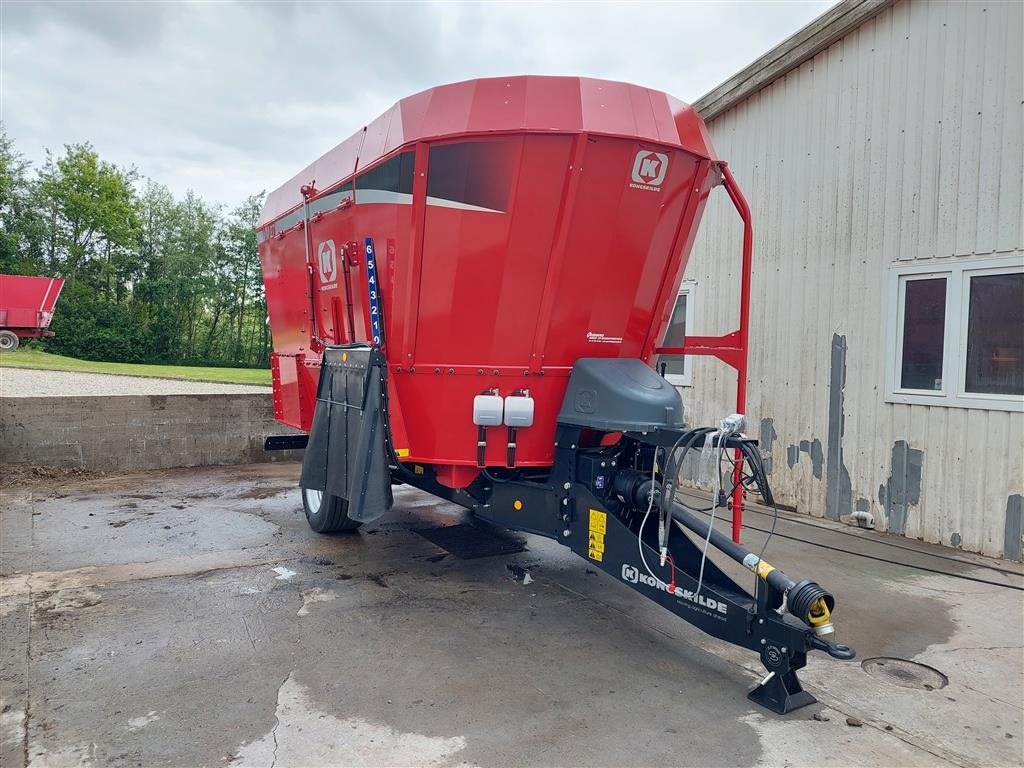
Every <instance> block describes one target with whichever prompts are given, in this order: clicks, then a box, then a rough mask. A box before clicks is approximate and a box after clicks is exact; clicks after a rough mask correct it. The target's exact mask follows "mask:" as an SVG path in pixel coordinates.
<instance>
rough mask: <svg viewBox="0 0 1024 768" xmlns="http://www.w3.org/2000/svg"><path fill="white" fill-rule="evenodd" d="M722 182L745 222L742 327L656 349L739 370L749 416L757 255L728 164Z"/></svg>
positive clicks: (739, 493)
mask: <svg viewBox="0 0 1024 768" xmlns="http://www.w3.org/2000/svg"><path fill="white" fill-rule="evenodd" d="M719 168H720V169H721V171H722V181H723V184H724V186H725V190H726V192H728V193H729V199H730V200H732V204H733V205H734V206H736V210H737V212H738V213H739V215H740V218H741V219H742V220H743V267H742V275H741V279H740V327H739V328H738V329H736V330H735V331H733V332H732V333H727V334H725V335H724V336H687V337H686V339H685V341H684V342H683V346H681V347H657V348H656V349H655V352H657V353H658V354H659V355H711V356H712V357H717V358H718V359H719V360H721V361H722V362H723V363H725V364H726V365H728V366H730V367H732V368H734V369H735V370H736V413H742V414H746V408H747V349H748V341H749V337H750V280H751V275H750V273H751V266H752V263H753V252H754V227H753V224H752V223H751V220H750V206H749V205H747V200H746V198H745V197H743V193H742V192H741V191H740V188H739V186H738V185H737V184H736V179H735V178H734V177H733V175H732V172H731V171H730V170H729V167H728V165H727V164H726V163H724V162H722V163H719ZM742 460H743V457H742V455H741V454H740V452H739V451H736V469H735V470H734V473H733V482H734V483H735V484H736V487H735V489H734V490H733V494H732V539H733V541H735V542H736V543H737V544H739V542H740V530H741V529H742V527H743V486H742V484H741V483H740V480H741V479H742V469H741V467H742V466H743V464H742Z"/></svg>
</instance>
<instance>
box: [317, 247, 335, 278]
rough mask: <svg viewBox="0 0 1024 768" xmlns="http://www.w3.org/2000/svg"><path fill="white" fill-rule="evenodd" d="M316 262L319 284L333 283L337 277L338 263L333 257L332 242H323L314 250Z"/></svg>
mask: <svg viewBox="0 0 1024 768" xmlns="http://www.w3.org/2000/svg"><path fill="white" fill-rule="evenodd" d="M316 255H317V261H318V262H319V265H320V282H321V283H333V282H334V279H335V278H336V277H337V276H338V263H337V259H336V258H335V257H334V241H333V240H324V241H323V242H322V243H320V245H319V246H317V249H316Z"/></svg>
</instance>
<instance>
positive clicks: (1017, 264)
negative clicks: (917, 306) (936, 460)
mask: <svg viewBox="0 0 1024 768" xmlns="http://www.w3.org/2000/svg"><path fill="white" fill-rule="evenodd" d="M1021 272H1024V263H1022V262H1021V259H1020V257H1019V256H1007V257H994V258H986V259H964V260H960V261H954V262H946V263H936V262H929V263H926V264H914V265H908V264H894V265H893V266H892V267H891V268H890V269H889V274H888V276H887V279H888V287H887V295H888V297H889V301H888V303H887V304H888V328H889V332H888V333H887V334H886V344H887V351H886V366H885V401H886V402H888V403H905V404H910V405H937V406H946V407H952V408H977V409H984V410H997V411H1018V412H1024V395H996V394H986V393H977V392H968V391H967V331H968V323H969V320H970V287H971V278H972V277H976V276H979V275H1002V274H1016V273H1021ZM930 278H945V280H946V317H945V325H944V331H943V343H942V389H939V390H923V389H906V388H903V387H901V386H900V382H901V379H902V371H903V332H904V322H905V319H906V312H905V311H904V310H905V305H906V289H905V286H906V284H907V283H908V282H912V281H914V280H926V279H930Z"/></svg>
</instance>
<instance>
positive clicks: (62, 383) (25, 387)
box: [0, 368, 270, 397]
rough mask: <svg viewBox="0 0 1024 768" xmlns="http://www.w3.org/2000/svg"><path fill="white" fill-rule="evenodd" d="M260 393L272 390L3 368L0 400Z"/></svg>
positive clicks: (99, 374)
mask: <svg viewBox="0 0 1024 768" xmlns="http://www.w3.org/2000/svg"><path fill="white" fill-rule="evenodd" d="M257 392H266V393H267V394H270V387H258V386H252V385H248V384H219V383H216V382H208V381H184V380H181V379H156V378H148V377H143V376H112V375H110V374H106V373H79V372H72V371H39V370H35V369H32V368H0V397H61V396H65V395H75V396H83V395H84V396H88V395H219V394H231V393H237V394H246V393H248V394H252V393H257Z"/></svg>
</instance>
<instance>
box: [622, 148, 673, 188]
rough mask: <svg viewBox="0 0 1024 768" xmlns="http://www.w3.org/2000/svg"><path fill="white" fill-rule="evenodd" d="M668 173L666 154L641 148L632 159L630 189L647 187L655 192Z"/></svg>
mask: <svg viewBox="0 0 1024 768" xmlns="http://www.w3.org/2000/svg"><path fill="white" fill-rule="evenodd" d="M667 173H668V155H666V154H663V153H661V152H652V151H651V150H649V149H641V150H640V151H639V152H637V153H636V158H634V160H633V183H632V184H630V185H629V186H630V187H631V188H632V189H649V190H651V191H654V192H657V191H659V190H660V189H661V184H662V182H664V181H665V174H667Z"/></svg>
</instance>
